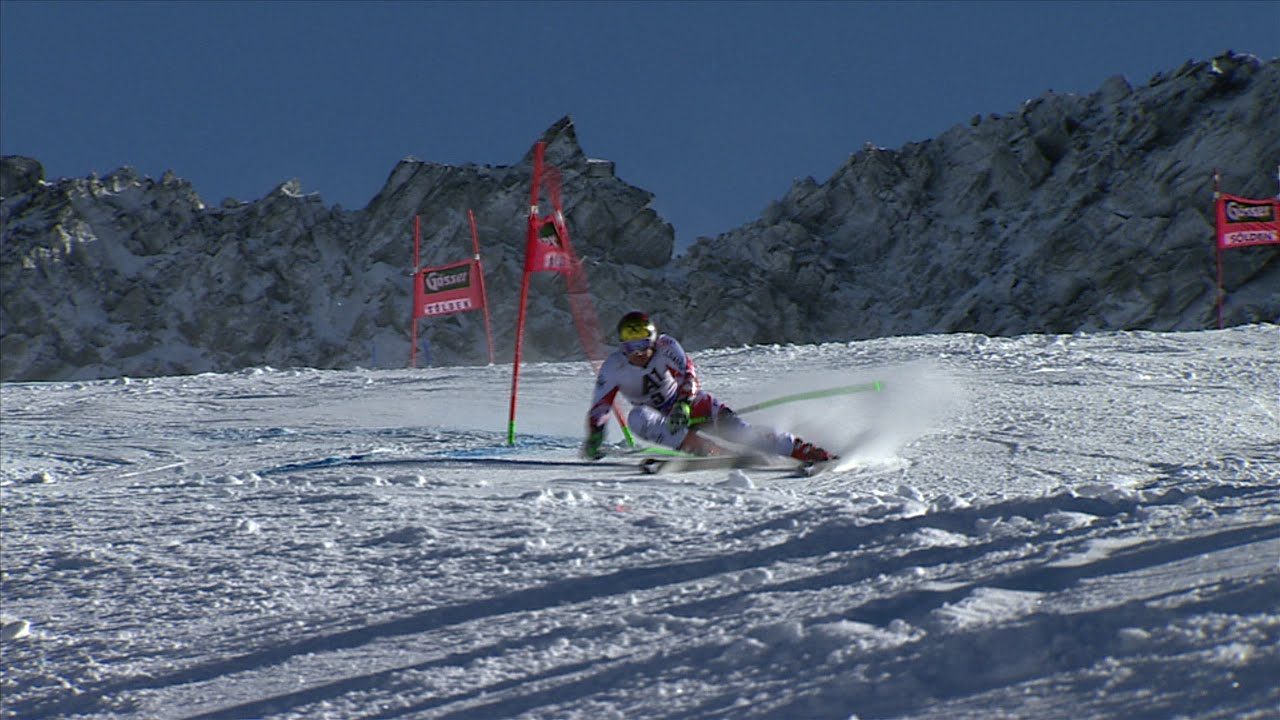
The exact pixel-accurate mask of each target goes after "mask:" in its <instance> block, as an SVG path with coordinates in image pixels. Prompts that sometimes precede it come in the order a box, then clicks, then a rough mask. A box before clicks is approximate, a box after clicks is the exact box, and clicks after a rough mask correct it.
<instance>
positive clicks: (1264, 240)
mask: <svg viewBox="0 0 1280 720" xmlns="http://www.w3.org/2000/svg"><path fill="white" fill-rule="evenodd" d="M1214 205H1215V206H1216V213H1217V216H1218V223H1217V224H1218V249H1220V250H1228V249H1230V248H1238V247H1248V246H1250V245H1278V244H1280V200H1251V199H1249V198H1242V197H1238V196H1235V195H1227V194H1225V193H1221V194H1219V196H1218V199H1217V200H1216V201H1215V202H1214Z"/></svg>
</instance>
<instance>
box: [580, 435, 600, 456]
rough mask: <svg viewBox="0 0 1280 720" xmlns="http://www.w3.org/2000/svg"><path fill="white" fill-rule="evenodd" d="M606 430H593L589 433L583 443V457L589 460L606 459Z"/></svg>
mask: <svg viewBox="0 0 1280 720" xmlns="http://www.w3.org/2000/svg"><path fill="white" fill-rule="evenodd" d="M601 445H604V428H591V429H590V430H588V431H587V439H586V441H584V442H583V443H582V457H584V458H586V459H587V460H599V459H600V458H603V457H604V450H602V449H601V447H600V446H601Z"/></svg>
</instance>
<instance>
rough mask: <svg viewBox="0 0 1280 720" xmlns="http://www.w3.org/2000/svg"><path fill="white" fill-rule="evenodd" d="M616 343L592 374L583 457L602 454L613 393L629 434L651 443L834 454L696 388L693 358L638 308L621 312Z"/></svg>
mask: <svg viewBox="0 0 1280 720" xmlns="http://www.w3.org/2000/svg"><path fill="white" fill-rule="evenodd" d="M618 340H619V341H620V344H619V346H618V349H617V350H615V351H613V353H611V354H610V355H609V357H608V358H606V359H605V361H604V364H603V365H601V366H600V372H599V374H598V375H597V376H596V388H595V393H594V396H593V398H592V402H591V409H590V410H588V411H587V439H586V442H585V443H584V444H583V446H582V455H583V457H585V458H587V459H590V460H599V459H600V458H602V457H604V452H603V450H602V449H601V445H602V444H603V443H604V428H605V425H606V424H608V422H609V411H610V409H611V408H612V406H613V399H614V397H615V396H616V395H617V394H618V393H619V392H621V393H622V396H623V397H625V398H626V399H627V400H629V401H630V402H631V404H632V405H633V406H634V407H632V408H631V412H630V414H629V415H628V416H627V423H628V424H629V425H630V426H631V429H632V431H633V432H635V433H636V434H637V435H639V436H640V437H642V438H644V439H645V440H648V441H650V442H654V443H658V444H659V445H665V446H667V447H672V448H677V449H679V450H683V451H684V452H688V453H692V454H694V455H721V454H724V453H725V452H726V451H725V449H724V448H722V447H721V446H720V445H717V444H716V443H715V442H713V441H711V440H708V439H707V438H705V437H703V435H702V433H704V432H705V433H708V434H711V435H715V436H717V437H720V438H723V439H724V440H728V441H729V442H733V443H737V444H740V445H745V446H747V447H750V448H752V449H754V450H758V451H760V452H762V453H766V454H775V455H782V456H784V457H791V458H795V459H796V460H799V461H801V462H806V463H812V462H821V461H824V460H831V459H833V458H834V457H835V456H833V455H832V454H831V453H828V452H827V451H826V450H823V449H822V448H820V447H818V446H816V445H814V444H812V443H808V442H805V441H804V440H801V439H800V438H798V437H796V436H794V435H792V434H791V433H786V432H779V431H776V430H772V429H768V428H762V427H752V426H751V425H749V424H747V423H746V422H744V421H743V420H742V419H741V418H739V417H738V416H737V414H735V413H734V412H733V410H731V409H730V408H729V407H728V406H727V405H725V404H724V403H722V402H720V400H718V399H716V398H715V397H714V396H712V395H711V394H710V393H708V392H706V391H704V390H703V389H702V387H701V383H699V381H698V369H697V367H696V366H695V365H694V364H693V360H692V359H691V358H690V357H689V356H688V355H686V354H685V351H684V348H682V347H681V346H680V343H679V342H678V341H677V340H676V339H675V338H673V337H671V336H670V335H666V334H659V333H658V330H657V327H656V326H655V325H654V324H653V321H652V320H650V319H649V316H648V315H646V314H645V313H643V312H639V311H632V312H629V313H627V314H626V315H623V316H622V319H621V320H620V321H619V322H618Z"/></svg>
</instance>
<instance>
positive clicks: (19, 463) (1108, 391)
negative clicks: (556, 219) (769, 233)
mask: <svg viewBox="0 0 1280 720" xmlns="http://www.w3.org/2000/svg"><path fill="white" fill-rule="evenodd" d="M695 358H696V359H697V360H698V361H699V363H700V365H701V366H702V370H703V375H704V380H705V382H706V384H707V387H708V389H710V390H711V391H712V392H714V393H716V394H718V395H720V396H721V397H723V398H725V399H726V400H728V401H729V402H730V403H731V404H735V405H739V406H744V407H745V406H746V405H748V404H751V403H754V402H758V401H760V400H763V399H767V398H769V397H774V396H778V395H783V394H787V393H791V392H798V391H803V390H812V389H814V388H817V387H833V386H839V385H845V384H851V383H856V382H865V381H868V380H872V379H880V380H883V381H884V382H885V383H886V389H885V391H884V392H881V393H870V394H858V395H850V396H847V397H842V398H833V399H828V400H823V401H817V402H814V401H807V402H802V403H795V404H792V405H784V406H779V407H776V408H771V409H769V410H766V411H762V412H760V413H752V414H750V415H749V416H748V419H750V420H752V421H757V422H762V423H770V424H776V425H779V426H784V427H788V428H790V429H794V430H796V431H797V432H799V433H800V434H802V435H803V436H804V437H806V438H808V439H812V440H815V441H817V442H819V443H822V444H826V445H828V446H829V447H833V448H840V447H841V442H842V441H845V440H847V439H849V438H852V437H854V436H855V435H856V434H857V433H858V432H859V431H861V430H862V429H864V428H866V427H874V428H876V429H877V437H876V439H875V441H874V442H873V443H871V444H870V445H869V446H865V447H860V449H859V450H858V451H857V452H856V453H854V456H853V457H852V458H850V460H849V462H847V463H845V466H843V467H841V468H838V469H836V470H834V471H829V472H827V473H824V474H822V475H819V476H817V477H815V478H812V479H797V478H791V477H786V476H784V475H783V474H780V473H778V472H770V471H761V470H746V471H741V470H734V471H731V472H726V471H707V472H699V473H687V474H676V475H670V476H647V475H642V474H640V473H639V472H638V470H637V469H636V468H635V467H634V466H633V464H631V463H632V462H634V461H627V462H621V461H617V460H614V461H609V462H606V463H601V464H597V465H586V464H583V463H581V462H580V461H578V460H577V458H576V449H577V444H578V442H579V440H580V437H579V436H580V434H581V427H582V422H583V420H582V418H583V415H584V413H585V409H586V404H587V402H588V400H589V394H590V387H591V372H590V369H589V368H588V366H587V365H586V364H585V363H582V364H544V365H531V366H528V367H526V368H524V370H523V372H522V375H521V386H520V387H521V398H520V414H519V418H518V429H519V430H520V441H519V443H518V444H517V445H516V446H515V447H507V446H506V445H505V420H506V412H507V392H508V391H509V388H510V369H509V368H508V367H500V366H499V367H479V368H438V369H423V370H398V371H391V370H377V371H365V370H353V371H315V370H307V369H299V370H273V369H269V368H262V369H255V370H248V371H243V372H239V373H233V374H223V375H213V374H209V375H197V376H191V377H173V378H155V379H142V380H138V379H133V380H127V379H120V380H114V381H99V382H74V383H49V384H38V383H30V384H6V385H3V386H0V390H2V392H3V398H2V399H3V402H2V403H0V412H2V415H0V419H2V420H3V422H2V423H0V439H2V441H3V442H2V448H0V460H2V463H0V465H2V466H0V494H2V498H3V503H2V509H3V512H2V514H0V521H2V523H3V526H2V530H3V545H2V553H3V556H2V557H3V563H2V566H3V615H4V617H3V623H2V626H0V630H2V633H0V642H2V643H3V644H2V645H0V647H2V648H3V672H2V684H0V692H2V698H3V700H2V707H3V717H5V718H46V717H49V718H52V717H86V718H88V717H95V718H96V717H101V718H106V717H112V718H192V719H194V718H200V719H213V718H265V717H270V718H450V719H454V720H458V719H463V718H470V719H476V720H478V719H482V718H516V717H520V718H580V719H583V720H586V719H588V718H590V719H596V718H776V719H782V718H788V719H789V718H842V719H843V718H850V717H858V718H879V717H913V718H939V719H941V718H990V717H1045V718H1052V717H1070V718H1110V717H1117V716H1131V717H1138V718H1147V717H1149V718H1167V717H1181V716H1185V717H1205V718H1236V717H1243V718H1276V717H1280V683H1277V681H1276V678H1280V600H1277V598H1280V328H1277V326H1274V325H1259V326H1250V327H1245V328H1236V329H1232V330H1228V331H1216V332H1212V331H1211V332H1199V333H1181V334H1161V333H1143V332H1135V333H1105V334H1076V335H1070V336H1024V337H1017V338H988V337H984V336H977V335H948V336H930V337H916V338H894V339H883V340H875V341H866V342H857V343H847V344H845V343H842V344H828V345H821V346H768V347H751V348H730V349H723V350H718V351H710V352H702V353H695ZM613 432H614V439H615V440H616V439H617V437H616V435H617V433H616V430H615V431H613Z"/></svg>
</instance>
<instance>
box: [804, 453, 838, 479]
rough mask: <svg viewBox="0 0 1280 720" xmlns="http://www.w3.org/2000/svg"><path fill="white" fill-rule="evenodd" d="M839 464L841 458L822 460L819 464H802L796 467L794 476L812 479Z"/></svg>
mask: <svg viewBox="0 0 1280 720" xmlns="http://www.w3.org/2000/svg"><path fill="white" fill-rule="evenodd" d="M839 462H840V458H832V459H830V460H821V461H818V462H807V463H800V464H799V465H797V466H796V468H795V470H794V471H793V474H794V475H795V477H804V478H811V477H813V476H815V475H820V474H822V473H824V472H826V471H828V470H830V469H831V468H833V467H835V466H836V464H837V463H839Z"/></svg>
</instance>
